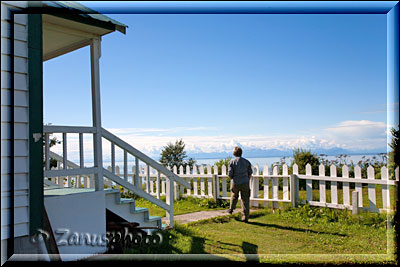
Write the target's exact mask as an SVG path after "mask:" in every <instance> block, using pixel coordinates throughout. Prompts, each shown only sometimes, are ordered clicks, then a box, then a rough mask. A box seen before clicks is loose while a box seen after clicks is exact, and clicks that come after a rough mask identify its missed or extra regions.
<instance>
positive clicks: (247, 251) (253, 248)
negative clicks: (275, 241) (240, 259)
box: [242, 241, 260, 262]
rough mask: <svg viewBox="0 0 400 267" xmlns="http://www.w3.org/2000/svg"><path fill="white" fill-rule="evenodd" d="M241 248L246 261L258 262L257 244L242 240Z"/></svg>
mask: <svg viewBox="0 0 400 267" xmlns="http://www.w3.org/2000/svg"><path fill="white" fill-rule="evenodd" d="M242 250H243V254H244V256H245V257H246V261H257V262H260V258H259V257H258V246H257V245H254V244H251V243H247V242H245V241H243V242H242Z"/></svg>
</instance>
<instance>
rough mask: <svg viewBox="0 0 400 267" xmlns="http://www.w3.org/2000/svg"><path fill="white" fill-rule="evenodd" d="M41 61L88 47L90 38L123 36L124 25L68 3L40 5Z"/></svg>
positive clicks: (58, 2)
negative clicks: (117, 32) (41, 10)
mask: <svg viewBox="0 0 400 267" xmlns="http://www.w3.org/2000/svg"><path fill="white" fill-rule="evenodd" d="M41 8H42V9H43V10H44V12H43V15H42V22H43V61H46V60H49V59H52V58H55V57H58V56H61V55H63V54H66V53H68V52H71V51H74V50H76V49H79V48H81V47H84V46H87V45H89V43H90V41H91V40H92V39H93V38H97V37H101V36H103V35H106V34H109V33H111V32H114V31H119V32H121V33H123V34H125V33H126V28H127V27H128V26H127V25H125V24H123V23H121V22H118V21H116V20H114V19H111V18H109V17H107V16H105V15H103V14H100V13H99V12H97V11H95V10H93V9H90V8H88V7H85V6H83V5H81V4H79V3H76V2H70V1H43V2H41Z"/></svg>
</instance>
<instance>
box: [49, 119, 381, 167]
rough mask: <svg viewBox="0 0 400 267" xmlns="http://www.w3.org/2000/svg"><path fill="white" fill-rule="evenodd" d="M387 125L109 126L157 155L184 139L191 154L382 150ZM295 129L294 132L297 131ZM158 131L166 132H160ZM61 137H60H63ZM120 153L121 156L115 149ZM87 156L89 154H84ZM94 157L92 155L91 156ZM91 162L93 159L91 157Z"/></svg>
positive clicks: (74, 149)
mask: <svg viewBox="0 0 400 267" xmlns="http://www.w3.org/2000/svg"><path fill="white" fill-rule="evenodd" d="M386 126H387V125H386V124H385V123H383V122H373V121H367V120H360V121H343V122H340V123H338V124H336V125H333V126H331V127H327V128H325V129H319V130H314V131H313V132H312V133H311V134H309V135H300V136H299V135H296V134H288V135H276V136H270V135H268V136H267V135H247V136H232V135H209V136H205V135H190V134H191V133H193V131H197V132H199V133H200V134H203V133H202V129H203V130H205V131H207V130H209V129H211V128H209V127H179V128H172V129H156V128H154V129H153V128H146V129H141V128H119V129H108V130H109V131H110V132H111V133H113V134H115V135H117V136H119V137H120V138H121V139H123V140H124V141H125V142H127V143H129V144H130V145H132V146H133V147H135V148H137V149H138V150H140V151H142V152H143V153H145V154H147V155H149V156H151V157H158V156H159V154H160V151H161V149H162V148H163V146H165V145H167V144H168V143H169V142H171V143H174V142H175V141H176V140H178V139H182V140H183V141H184V142H185V144H186V151H187V152H188V153H195V152H206V153H208V152H230V151H232V150H233V148H234V147H235V146H236V145H239V146H242V147H246V148H253V149H281V150H286V149H293V148H298V147H301V148H306V149H316V148H326V149H328V148H335V147H341V148H345V149H351V150H365V149H382V148H384V147H386V142H387V140H386V131H387V128H386ZM294 132H295V131H294ZM158 133H165V135H164V134H163V135H159V134H158ZM85 136H86V137H85V139H84V143H85V153H86V154H90V153H92V148H93V144H92V142H93V139H92V138H91V137H90V135H85ZM61 138H62V137H61V136H58V139H59V140H61ZM78 147H79V141H78V138H77V136H73V135H71V136H70V138H69V139H68V151H69V152H68V153H69V154H71V156H70V155H69V157H70V158H71V159H73V158H76V159H78V158H79V150H78ZM52 150H54V152H56V153H57V152H58V153H60V154H61V153H62V145H57V146H56V147H55V148H53V149H52ZM110 150H111V149H110V144H109V143H108V141H107V142H106V141H105V142H104V143H103V155H105V158H107V156H106V155H110ZM116 154H117V156H118V155H120V154H121V155H122V150H121V151H118V150H117V151H116ZM85 157H86V156H85ZM91 157H92V156H91ZM89 161H90V160H89Z"/></svg>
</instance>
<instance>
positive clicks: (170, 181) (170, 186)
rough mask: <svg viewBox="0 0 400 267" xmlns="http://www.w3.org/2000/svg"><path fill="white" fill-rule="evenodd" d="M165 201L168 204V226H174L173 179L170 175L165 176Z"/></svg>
mask: <svg viewBox="0 0 400 267" xmlns="http://www.w3.org/2000/svg"><path fill="white" fill-rule="evenodd" d="M166 178H167V184H166V187H167V188H166V202H167V204H168V205H169V210H167V214H166V215H167V216H166V217H167V220H169V227H171V228H172V227H174V191H175V190H174V179H173V178H172V177H166Z"/></svg>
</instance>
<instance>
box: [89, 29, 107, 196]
mask: <svg viewBox="0 0 400 267" xmlns="http://www.w3.org/2000/svg"><path fill="white" fill-rule="evenodd" d="M100 49H101V40H100V36H99V37H97V38H94V39H92V41H91V43H90V65H91V83H92V117H93V127H95V128H96V132H95V133H94V134H93V152H94V167H97V172H96V173H95V174H94V180H95V190H96V191H101V190H103V189H104V186H103V150H102V145H101V138H102V133H101V109H100V68H99V63H100V62H99V60H100V56H101V50H100Z"/></svg>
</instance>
